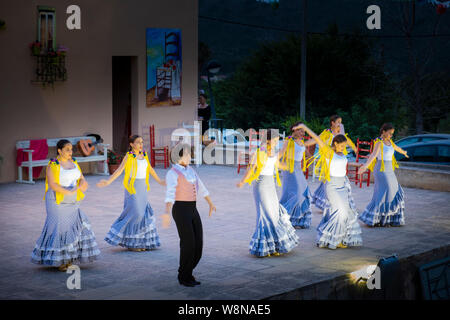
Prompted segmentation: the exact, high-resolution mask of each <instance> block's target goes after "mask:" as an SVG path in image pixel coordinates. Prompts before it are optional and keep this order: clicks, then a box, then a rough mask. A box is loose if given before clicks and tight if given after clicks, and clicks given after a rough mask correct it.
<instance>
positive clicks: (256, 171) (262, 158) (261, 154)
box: [244, 148, 281, 186]
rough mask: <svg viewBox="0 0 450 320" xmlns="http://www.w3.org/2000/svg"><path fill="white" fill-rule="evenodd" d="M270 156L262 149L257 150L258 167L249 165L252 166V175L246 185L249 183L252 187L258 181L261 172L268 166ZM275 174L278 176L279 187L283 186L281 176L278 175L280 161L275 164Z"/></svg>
mask: <svg viewBox="0 0 450 320" xmlns="http://www.w3.org/2000/svg"><path fill="white" fill-rule="evenodd" d="M267 158H268V155H267V153H266V152H265V151H264V150H261V149H260V148H258V149H257V150H256V166H254V165H253V164H252V163H250V164H249V165H250V166H251V167H250V168H251V174H250V176H249V177H248V178H247V179H246V180H245V181H244V182H246V183H248V184H249V185H252V182H253V181H254V180H256V179H258V177H259V175H260V173H261V170H262V169H263V167H264V165H265V164H266V161H267ZM275 174H276V178H277V184H278V186H281V180H280V176H279V174H278V161H277V162H275Z"/></svg>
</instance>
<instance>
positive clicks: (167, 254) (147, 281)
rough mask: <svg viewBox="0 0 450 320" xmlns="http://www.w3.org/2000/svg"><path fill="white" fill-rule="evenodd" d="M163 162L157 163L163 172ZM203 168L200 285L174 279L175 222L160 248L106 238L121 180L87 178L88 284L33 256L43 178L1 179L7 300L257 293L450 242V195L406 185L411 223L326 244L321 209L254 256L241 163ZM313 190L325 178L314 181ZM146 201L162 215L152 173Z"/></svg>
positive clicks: (365, 197) (84, 275) (362, 202)
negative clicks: (285, 248)
mask: <svg viewBox="0 0 450 320" xmlns="http://www.w3.org/2000/svg"><path fill="white" fill-rule="evenodd" d="M165 172H166V170H163V169H157V173H158V174H159V175H160V176H161V175H165ZM198 172H199V174H200V176H201V177H202V179H203V181H204V182H205V184H206V186H207V188H208V189H209V190H210V192H211V195H212V199H213V201H214V203H215V204H216V206H217V208H218V211H217V213H216V214H215V215H214V216H213V217H211V218H210V217H208V215H207V204H206V201H204V200H201V201H199V204H198V208H199V212H200V214H201V216H202V219H203V228H204V238H205V244H204V253H203V258H202V260H201V261H200V264H199V265H198V267H197V268H196V270H195V273H194V274H195V276H196V277H197V279H198V280H200V281H202V284H201V285H200V286H197V287H194V288H186V287H182V286H180V285H179V284H178V282H177V280H176V270H177V267H178V255H179V247H178V245H179V244H178V235H177V232H176V228H175V224H174V223H173V222H172V224H171V226H170V228H168V229H162V227H161V220H160V219H158V220H157V227H158V232H159V235H160V239H161V244H162V246H161V248H160V249H157V250H154V251H148V252H129V251H126V250H125V249H123V248H120V247H113V246H110V245H109V244H107V243H106V242H105V241H104V240H103V238H104V236H105V235H106V233H107V232H108V230H109V227H110V226H111V224H112V223H113V221H114V220H115V219H116V218H117V217H118V216H119V214H120V212H121V208H122V206H123V187H122V184H121V183H122V182H121V179H118V180H116V181H115V182H114V183H113V184H112V185H111V186H109V187H108V188H105V189H99V188H97V187H95V183H96V182H98V181H99V180H100V179H101V177H100V176H88V177H87V180H88V182H89V184H90V189H89V190H88V192H87V196H86V198H85V201H84V202H83V204H82V209H83V210H84V212H85V213H86V214H87V215H88V217H89V219H90V222H91V224H92V227H93V230H94V232H95V235H96V237H97V242H98V244H99V247H100V250H101V258H100V259H99V260H98V261H96V262H94V263H91V264H83V265H81V290H69V289H67V287H66V280H67V278H68V277H69V275H68V274H66V273H62V272H59V271H57V270H56V269H55V268H50V267H44V266H38V265H35V264H32V263H31V262H30V254H31V251H32V249H33V247H34V245H35V242H36V239H37V238H38V237H39V235H40V232H41V230H42V226H43V224H44V220H45V206H44V202H43V201H42V196H43V193H44V182H43V181H39V182H38V183H37V184H36V185H24V184H16V183H10V184H2V185H0V235H1V236H0V237H1V244H2V245H1V246H0V259H1V260H0V299H225V300H227V299H260V298H264V297H268V296H272V295H275V294H278V293H282V292H285V291H289V290H292V289H295V288H299V287H302V286H305V285H308V284H311V283H315V282H318V281H322V280H325V279H329V278H333V277H335V276H338V275H342V274H344V273H347V272H352V271H355V270H358V269H360V268H361V267H363V266H365V265H367V264H371V263H374V262H376V261H377V260H378V257H379V256H387V255H390V254H392V253H398V254H399V256H400V257H406V256H409V255H412V254H415V253H420V252H423V251H427V250H429V249H432V248H435V247H438V246H441V245H445V244H450V217H449V214H450V212H449V211H450V210H449V207H450V206H449V201H450V194H449V193H446V192H437V191H427V190H419V189H409V188H405V194H406V226H404V227H401V228H375V229H373V228H367V227H365V226H363V227H362V230H363V234H362V237H363V241H364V246H363V247H361V248H349V249H337V250H334V251H333V250H329V249H320V248H317V247H316V246H315V237H316V230H315V228H316V226H317V225H318V223H319V221H320V219H321V216H322V215H321V214H320V213H319V212H318V211H317V210H316V209H315V208H314V209H313V219H312V227H311V229H309V230H297V234H298V235H299V237H300V245H299V246H298V247H296V248H295V249H294V250H293V251H291V252H290V253H289V254H286V255H282V256H280V257H270V258H256V257H253V256H251V255H250V254H249V253H248V245H249V241H250V237H251V235H252V233H253V231H254V227H255V215H256V214H255V208H254V202H253V198H252V193H251V188H250V187H248V186H247V187H244V188H243V189H238V188H236V187H235V185H236V183H237V182H238V180H239V178H240V177H242V173H241V175H240V176H239V177H238V175H237V174H236V168H233V167H225V166H201V167H200V168H198ZM309 183H310V187H311V188H312V190H315V188H316V187H317V186H318V182H315V183H312V182H311V179H310V180H309ZM150 184H151V188H152V189H151V190H150V193H149V201H150V203H151V205H152V207H153V209H154V211H155V212H156V214H157V215H160V214H161V213H162V212H163V208H164V203H163V199H164V189H163V188H162V187H160V186H159V185H158V184H156V182H155V181H151V183H150ZM372 190H373V185H371V186H370V187H369V188H367V187H364V188H362V189H359V188H356V187H354V188H353V193H354V197H355V202H356V205H357V208H358V211H359V212H362V211H363V210H364V208H365V206H366V205H367V203H368V202H369V201H370V198H371V195H372Z"/></svg>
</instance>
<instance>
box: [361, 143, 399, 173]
mask: <svg viewBox="0 0 450 320" xmlns="http://www.w3.org/2000/svg"><path fill="white" fill-rule="evenodd" d="M390 142H391V146H392V147H395V143H394V142H393V141H392V139H391V140H390ZM377 143H380V144H381V147H380V148H381V165H380V172H383V171H384V169H385V168H384V159H383V147H384V143H383V140H382V139H381V138H377V139H376V140H375V144H374V145H373V146H374V150H375V147H376V145H377ZM394 154H395V153H394ZM376 162H377V157H375V158H374V159H373V160H372V162H371V163H370V165H369V166H368V168H369V170H370V171H372V172H373V169H374V168H375V164H376ZM396 168H398V163H397V160H395V156H394V155H392V170H394V171H395V169H396Z"/></svg>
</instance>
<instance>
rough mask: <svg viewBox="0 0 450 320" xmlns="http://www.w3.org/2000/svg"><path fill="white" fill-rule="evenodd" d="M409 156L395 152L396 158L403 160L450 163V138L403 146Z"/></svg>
mask: <svg viewBox="0 0 450 320" xmlns="http://www.w3.org/2000/svg"><path fill="white" fill-rule="evenodd" d="M402 149H403V150H406V151H407V152H408V156H409V158H406V157H405V156H404V155H402V154H399V153H398V152H395V158H396V159H397V160H398V161H402V162H424V163H434V164H444V165H450V140H449V139H440V140H435V141H431V142H418V143H414V144H410V145H407V146H405V147H402Z"/></svg>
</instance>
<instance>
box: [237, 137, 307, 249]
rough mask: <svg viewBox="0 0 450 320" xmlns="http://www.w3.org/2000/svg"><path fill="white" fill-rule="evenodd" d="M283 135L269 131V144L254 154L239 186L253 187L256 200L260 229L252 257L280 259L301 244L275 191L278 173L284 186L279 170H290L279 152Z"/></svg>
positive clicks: (255, 237) (257, 223)
mask: <svg viewBox="0 0 450 320" xmlns="http://www.w3.org/2000/svg"><path fill="white" fill-rule="evenodd" d="M278 140H279V136H278V134H275V130H274V129H269V130H267V139H266V142H265V143H264V142H261V147H259V148H258V149H257V150H256V153H255V154H253V156H252V160H251V162H250V166H249V167H248V169H247V171H246V173H245V176H244V177H243V178H242V180H241V181H240V182H239V183H238V184H237V187H238V188H242V186H243V185H244V184H245V183H248V184H249V185H251V184H252V182H253V181H254V182H255V183H254V185H253V197H254V199H255V204H256V230H255V232H254V233H253V237H252V240H251V242H250V254H253V255H255V256H257V257H269V256H271V255H274V256H278V255H280V254H281V253H287V252H289V251H291V250H292V249H293V248H294V247H296V246H297V245H298V236H297V235H296V234H295V229H294V227H293V226H292V224H291V222H290V220H289V218H290V217H289V214H288V213H287V211H286V209H285V208H284V207H283V206H282V205H281V204H280V203H279V201H278V196H277V192H276V189H275V182H274V174H275V175H276V180H277V184H278V185H279V186H281V181H280V177H279V174H278V167H281V168H282V169H287V168H286V167H284V166H283V164H282V163H280V162H279V158H280V157H281V155H279V154H278V153H277V152H276V150H275V149H276V147H277V146H278Z"/></svg>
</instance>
